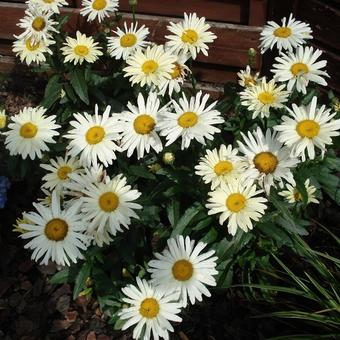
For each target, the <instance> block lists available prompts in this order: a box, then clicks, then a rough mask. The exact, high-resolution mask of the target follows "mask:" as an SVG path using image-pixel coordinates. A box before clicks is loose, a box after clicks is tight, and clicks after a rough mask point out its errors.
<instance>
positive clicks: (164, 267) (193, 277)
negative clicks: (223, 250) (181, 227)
mask: <svg viewBox="0 0 340 340" xmlns="http://www.w3.org/2000/svg"><path fill="white" fill-rule="evenodd" d="M167 243H168V248H167V249H165V250H164V251H163V252H162V253H161V254H159V253H156V254H155V257H156V259H157V260H151V261H150V262H149V264H148V265H149V269H148V271H149V272H150V273H151V277H152V280H151V283H153V284H154V285H155V286H156V287H159V288H160V289H162V290H163V291H165V292H171V291H172V292H174V291H180V292H181V294H180V302H182V305H183V307H186V306H187V304H188V297H189V300H190V303H191V304H194V303H195V301H196V300H198V301H202V295H205V296H208V297H210V296H211V294H210V292H209V290H208V289H207V288H206V286H216V281H215V278H214V275H216V274H218V271H217V270H216V269H215V268H216V260H217V256H212V255H213V254H215V250H210V251H208V252H205V253H202V250H203V249H204V248H205V247H206V246H207V244H206V243H203V242H198V244H197V245H196V246H195V241H193V240H190V238H189V236H187V237H186V238H185V239H184V237H183V236H177V237H176V238H171V239H169V240H168V241H167Z"/></svg>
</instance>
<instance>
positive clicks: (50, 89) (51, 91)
mask: <svg viewBox="0 0 340 340" xmlns="http://www.w3.org/2000/svg"><path fill="white" fill-rule="evenodd" d="M59 80H60V76H59V74H55V75H53V76H52V77H51V78H50V80H49V81H48V83H47V85H46V88H45V93H44V99H43V100H42V102H41V103H40V104H41V105H42V106H43V107H44V108H46V109H49V108H50V107H51V106H52V105H53V104H54V103H55V102H56V101H57V100H59V99H60V91H61V89H62V85H61V84H60V83H59Z"/></svg>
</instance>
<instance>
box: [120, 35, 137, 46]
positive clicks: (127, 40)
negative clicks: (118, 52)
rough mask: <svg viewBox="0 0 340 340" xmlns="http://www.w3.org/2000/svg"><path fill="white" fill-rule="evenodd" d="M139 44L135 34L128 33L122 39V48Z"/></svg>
mask: <svg viewBox="0 0 340 340" xmlns="http://www.w3.org/2000/svg"><path fill="white" fill-rule="evenodd" d="M136 42H137V37H136V36H135V35H134V34H131V33H127V34H124V35H123V36H122V37H121V38H120V46H122V47H131V46H133V45H135V44H136Z"/></svg>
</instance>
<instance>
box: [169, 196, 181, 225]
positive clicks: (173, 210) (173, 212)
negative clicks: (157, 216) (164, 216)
mask: <svg viewBox="0 0 340 340" xmlns="http://www.w3.org/2000/svg"><path fill="white" fill-rule="evenodd" d="M167 212H168V219H169V222H170V224H171V226H172V227H173V226H174V225H175V224H176V223H177V221H178V219H179V202H178V201H176V200H171V202H170V204H169V205H168V207H167Z"/></svg>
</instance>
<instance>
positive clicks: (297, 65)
mask: <svg viewBox="0 0 340 340" xmlns="http://www.w3.org/2000/svg"><path fill="white" fill-rule="evenodd" d="M321 55H322V51H320V50H318V49H316V50H315V51H314V49H313V47H309V46H305V47H303V46H300V47H299V48H298V49H297V51H296V53H293V52H288V53H287V54H285V53H281V55H280V56H279V57H276V58H275V60H276V61H277V62H278V64H274V65H273V67H274V68H273V69H272V70H271V72H273V73H274V79H275V80H277V81H283V82H285V81H287V82H288V84H287V89H288V91H292V89H293V87H294V85H295V86H296V90H297V91H298V92H302V93H304V94H306V93H307V91H306V87H307V86H308V84H309V82H310V81H311V82H314V83H317V84H320V85H323V86H327V82H326V81H325V79H324V78H322V76H323V77H329V75H328V74H327V72H326V71H322V70H321V69H322V68H324V67H325V66H326V65H327V61H326V60H320V61H318V62H317V61H316V60H317V59H318V58H319V57H320V56H321Z"/></svg>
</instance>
